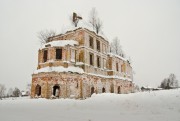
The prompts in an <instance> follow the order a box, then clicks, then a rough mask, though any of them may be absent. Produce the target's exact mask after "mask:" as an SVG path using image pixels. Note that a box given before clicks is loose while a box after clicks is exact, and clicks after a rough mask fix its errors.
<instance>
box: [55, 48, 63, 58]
mask: <svg viewBox="0 0 180 121" xmlns="http://www.w3.org/2000/svg"><path fill="white" fill-rule="evenodd" d="M56 59H62V49H56Z"/></svg>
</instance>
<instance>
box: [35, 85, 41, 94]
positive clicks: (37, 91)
mask: <svg viewBox="0 0 180 121" xmlns="http://www.w3.org/2000/svg"><path fill="white" fill-rule="evenodd" d="M35 94H36V95H37V96H40V95H41V86H40V85H37V86H36V89H35Z"/></svg>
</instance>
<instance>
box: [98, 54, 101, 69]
mask: <svg viewBox="0 0 180 121" xmlns="http://www.w3.org/2000/svg"><path fill="white" fill-rule="evenodd" d="M100 61H101V60H100V56H97V67H99V68H100V67H101V65H100Z"/></svg>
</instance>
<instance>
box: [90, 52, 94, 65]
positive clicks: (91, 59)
mask: <svg viewBox="0 0 180 121" xmlns="http://www.w3.org/2000/svg"><path fill="white" fill-rule="evenodd" d="M93 59H94V57H93V54H92V53H90V54H89V61H90V65H92V66H93Z"/></svg>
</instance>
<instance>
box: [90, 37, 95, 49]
mask: <svg viewBox="0 0 180 121" xmlns="http://www.w3.org/2000/svg"><path fill="white" fill-rule="evenodd" d="M89 46H90V47H91V48H94V43H93V37H91V36H89Z"/></svg>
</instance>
